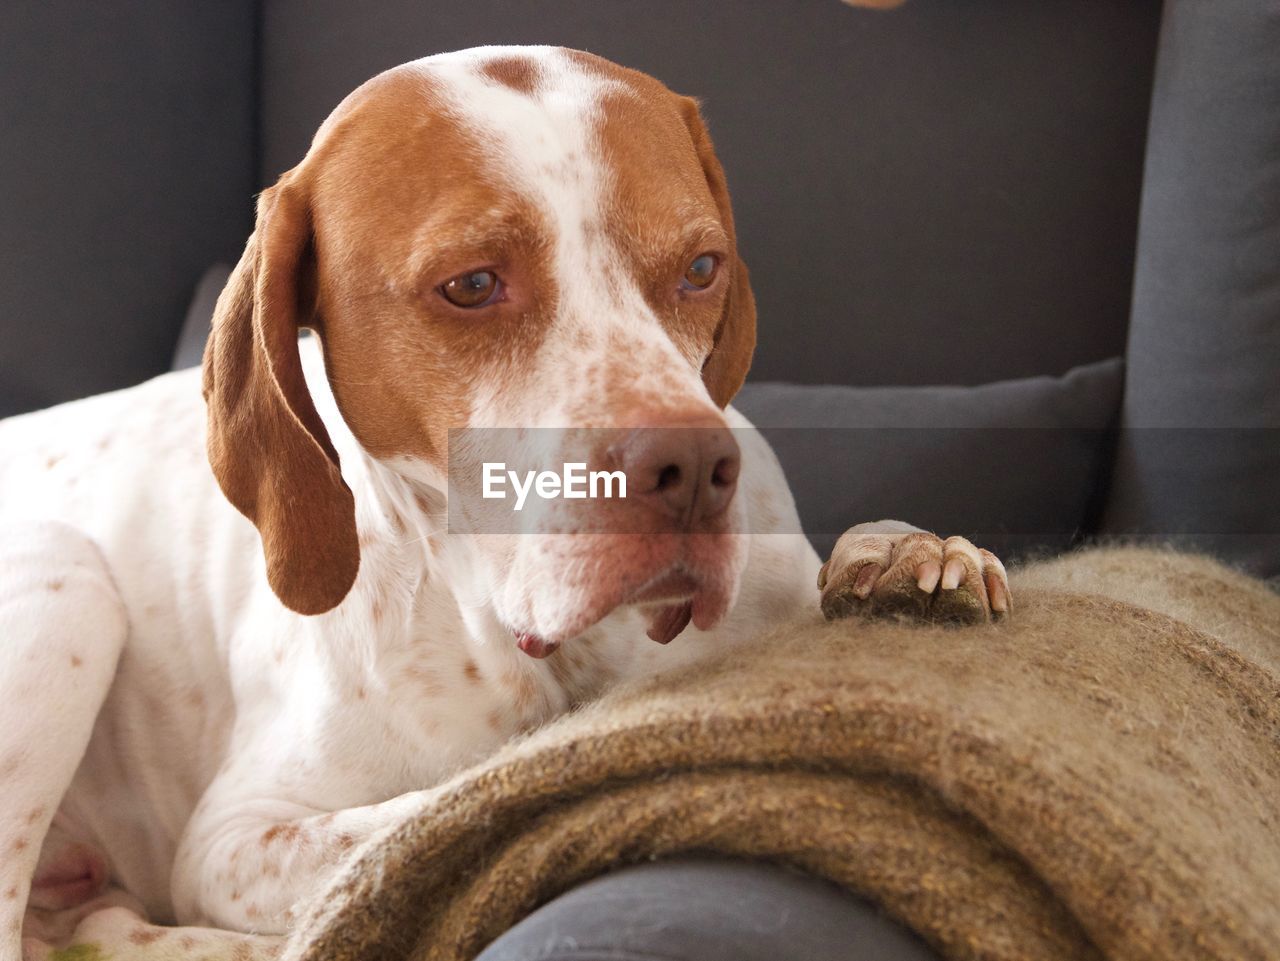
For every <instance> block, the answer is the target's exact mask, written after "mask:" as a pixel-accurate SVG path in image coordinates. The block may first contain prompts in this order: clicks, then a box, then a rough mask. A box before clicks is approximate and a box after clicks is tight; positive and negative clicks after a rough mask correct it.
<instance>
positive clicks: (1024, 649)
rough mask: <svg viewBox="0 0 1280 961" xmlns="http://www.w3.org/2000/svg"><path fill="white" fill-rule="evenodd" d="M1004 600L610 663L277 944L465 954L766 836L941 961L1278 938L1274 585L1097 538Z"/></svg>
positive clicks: (1170, 952)
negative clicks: (641, 879) (636, 866)
mask: <svg viewBox="0 0 1280 961" xmlns="http://www.w3.org/2000/svg"><path fill="white" fill-rule="evenodd" d="M1014 589H1015V594H1016V598H1017V603H1018V610H1017V614H1016V617H1015V618H1014V619H1013V621H1012V622H1011V623H1008V624H1004V625H995V626H991V627H986V628H978V629H964V630H948V629H944V628H920V627H909V626H905V625H894V624H872V623H866V622H860V621H853V622H843V623H838V624H831V625H814V624H807V625H796V626H794V627H791V628H788V629H785V630H782V631H779V632H777V633H776V634H774V635H772V636H771V637H769V638H766V639H763V640H761V641H760V642H757V643H754V644H753V645H752V646H751V649H750V650H749V651H744V650H741V649H740V650H738V651H736V652H734V653H732V654H731V655H730V656H727V657H722V658H720V659H719V660H712V661H709V662H708V663H706V664H705V665H704V666H702V667H701V668H699V669H697V670H692V671H685V672H682V673H681V674H679V675H678V676H668V677H662V678H657V679H654V680H652V681H650V682H647V683H645V684H642V685H637V686H633V687H628V688H620V689H618V690H616V691H614V692H612V693H611V694H609V695H608V696H606V697H605V698H603V699H601V700H600V701H597V702H595V703H593V704H591V705H589V706H587V707H586V708H584V709H582V710H580V711H578V712H576V713H575V714H573V715H571V716H569V717H566V718H563V719H561V720H560V721H557V722H556V723H554V724H552V725H549V726H547V727H546V728H544V729H542V730H540V731H538V732H535V733H534V734H532V735H530V736H529V737H527V738H525V739H523V740H521V741H520V742H518V743H516V744H513V745H511V746H510V747H509V748H507V749H505V750H503V751H502V752H500V753H499V754H498V755H497V756H496V757H494V758H493V759H491V760H490V761H488V762H486V763H485V764H483V765H481V766H479V767H478V768H475V769H473V770H471V771H468V772H466V773H464V774H463V775H460V776H459V777H458V778H456V779H454V780H453V781H451V782H449V783H448V784H445V785H443V786H442V787H441V788H440V789H439V790H437V791H435V792H434V793H433V794H432V795H431V797H430V800H429V801H428V802H427V803H425V804H424V806H423V808H422V810H421V811H420V812H418V813H417V814H416V815H415V816H413V817H411V818H410V819H409V820H407V821H405V822H404V823H403V824H401V825H399V826H397V827H396V828H394V829H392V830H390V831H389V832H386V833H384V834H383V835H381V836H379V837H378V838H375V839H373V840H372V841H371V842H370V843H368V844H367V845H365V847H364V848H363V849H362V851H360V852H359V853H358V855H357V856H356V857H355V858H354V859H353V860H352V861H351V862H350V863H349V864H348V866H347V868H346V869H345V871H344V872H343V873H342V874H341V876H340V877H339V878H338V879H337V881H336V882H335V883H334V884H333V885H332V886H331V887H330V889H329V890H328V891H326V892H325V893H324V894H323V895H322V896H321V897H319V898H317V899H316V900H315V901H314V902H313V904H312V906H311V908H310V910H309V912H308V913H307V914H305V915H304V917H303V919H302V921H301V922H300V924H299V926H298V928H297V929H296V930H295V931H294V933H293V934H292V936H291V937H290V939H289V941H288V943H287V945H286V946H285V952H284V954H285V957H286V958H288V959H290V961H322V959H323V961H347V959H352V961H354V959H357V958H358V959H361V961H364V959H388V961H390V959H401V958H428V959H440V961H445V959H450V961H452V959H459V961H461V959H468V958H472V957H474V956H475V954H476V953H478V952H479V951H480V950H481V949H482V948H483V947H484V945H485V944H487V943H488V942H489V941H490V940H492V939H493V938H494V937H496V936H497V935H498V934H500V933H501V932H502V931H504V930H505V929H506V928H508V927H509V926H510V925H511V924H513V923H514V922H515V921H517V920H519V919H520V918H521V917H523V916H524V915H525V914H527V913H528V912H529V911H530V910H532V909H533V908H535V907H536V906H537V905H539V904H541V903H544V902H545V901H547V900H549V899H551V898H552V897H554V896H555V895H557V894H558V893H560V892H562V891H564V890H567V889H568V888H570V887H573V886H574V885H576V884H577V883H579V882H581V881H583V880H585V879H587V878H590V877H592V876H594V875H597V874H599V873H602V872H604V871H607V870H609V869H610V868H612V867H615V866H617V865H618V864H621V863H629V862H635V861H640V860H645V859H652V858H661V857H665V856H670V855H675V854H681V853H687V852H691V851H705V852H718V853H723V854H729V855H736V856H743V857H751V858H766V859H770V860H773V861H777V862H779V863H782V864H786V865H790V866H793V867H795V868H797V869H799V870H803V871H807V872H810V873H813V874H816V875H819V876H822V877H826V878H829V879H831V880H832V881H834V882H836V883H838V884H841V885H843V886H844V887H846V888H848V889H849V890H851V891H854V892H856V893H858V894H859V895H861V896H863V897H866V898H869V899H870V900H872V901H874V902H875V903H877V904H879V905H880V906H881V907H882V908H883V909H884V910H885V911H886V912H888V913H889V914H891V915H892V916H894V917H896V918H898V919H899V920H901V921H902V922H903V923H904V924H906V925H907V926H909V927H911V928H913V929H914V930H916V931H917V932H919V933H920V934H921V935H922V936H923V937H924V938H925V939H926V940H928V941H929V942H930V943H931V944H933V945H934V946H935V947H936V948H937V949H938V950H939V951H940V953H942V954H943V955H944V956H946V957H949V958H1032V959H1038V958H1043V959H1066V958H1080V959H1085V958H1089V959H1092V958H1116V959H1119V958H1125V959H1129V958H1135V959H1137V958H1151V959H1172V958H1220V959H1227V958H1230V959H1237V958H1259V959H1262V958H1268V957H1270V958H1275V957H1277V956H1278V952H1280V680H1278V674H1280V596H1277V595H1276V594H1274V593H1273V592H1271V591H1269V590H1268V589H1267V588H1266V587H1264V586H1263V585H1261V584H1260V583H1258V582H1256V581H1252V580H1250V579H1248V578H1245V577H1243V576H1240V575H1237V574H1235V573H1233V572H1231V571H1229V570H1227V569H1225V568H1223V567H1221V566H1219V565H1216V564H1214V563H1212V562H1209V561H1206V560H1203V559H1198V558H1190V557H1185V556H1179V555H1173V554H1163V553H1157V552H1152V551H1139V550H1131V549H1113V550H1105V551H1095V552H1091V553H1087V554H1082V555H1076V556H1072V557H1069V558H1066V559H1063V560H1060V561H1055V562H1052V563H1049V564H1044V565H1039V566H1037V567H1035V568H1032V569H1029V570H1028V571H1026V572H1024V573H1023V574H1021V575H1019V576H1017V577H1016V578H1015V588H1014Z"/></svg>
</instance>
